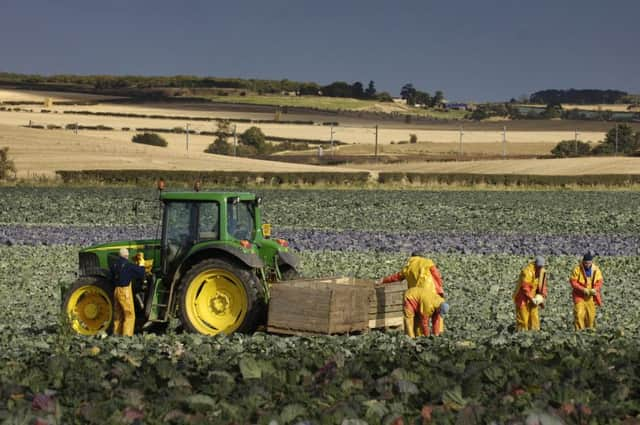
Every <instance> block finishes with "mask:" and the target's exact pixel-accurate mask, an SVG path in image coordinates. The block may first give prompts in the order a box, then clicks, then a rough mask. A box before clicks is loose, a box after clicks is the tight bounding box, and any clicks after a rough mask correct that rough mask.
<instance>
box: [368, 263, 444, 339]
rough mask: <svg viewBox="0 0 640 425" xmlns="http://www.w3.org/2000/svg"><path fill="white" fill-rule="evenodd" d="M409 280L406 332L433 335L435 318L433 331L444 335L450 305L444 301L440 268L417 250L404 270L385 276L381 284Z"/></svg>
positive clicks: (405, 304)
mask: <svg viewBox="0 0 640 425" xmlns="http://www.w3.org/2000/svg"><path fill="white" fill-rule="evenodd" d="M405 279H406V281H407V286H408V289H407V291H405V293H404V327H405V332H406V333H407V335H409V336H410V337H412V338H414V337H415V336H416V335H418V336H419V335H430V334H431V331H430V330H429V320H431V327H432V329H433V334H434V335H440V334H441V333H442V332H443V331H444V319H443V315H444V314H446V312H447V311H448V309H449V305H448V304H447V303H445V302H444V290H443V286H442V275H441V274H440V271H439V270H438V268H437V267H436V265H435V263H434V262H433V260H431V259H429V258H425V257H422V256H421V255H420V254H419V253H417V252H413V253H412V254H411V256H410V257H409V259H408V260H407V264H406V265H405V266H404V267H403V269H402V270H401V271H399V272H398V273H394V274H392V275H389V276H386V277H384V278H382V279H381V280H380V283H392V282H399V281H401V280H405ZM441 307H442V308H441ZM416 319H417V323H416Z"/></svg>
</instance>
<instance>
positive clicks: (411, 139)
mask: <svg viewBox="0 0 640 425" xmlns="http://www.w3.org/2000/svg"><path fill="white" fill-rule="evenodd" d="M409 143H412V144H414V143H418V136H416V135H415V134H413V133H411V134H410V135H409Z"/></svg>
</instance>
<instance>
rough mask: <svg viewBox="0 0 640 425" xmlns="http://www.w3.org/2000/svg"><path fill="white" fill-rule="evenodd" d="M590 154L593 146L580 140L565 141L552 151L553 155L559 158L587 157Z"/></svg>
mask: <svg viewBox="0 0 640 425" xmlns="http://www.w3.org/2000/svg"><path fill="white" fill-rule="evenodd" d="M590 153H591V145H589V143H585V142H583V141H580V140H577V141H576V140H563V141H561V142H560V143H558V144H557V145H556V146H555V147H554V148H553V149H551V154H552V155H553V156H556V157H558V158H567V157H575V156H586V155H589V154H590Z"/></svg>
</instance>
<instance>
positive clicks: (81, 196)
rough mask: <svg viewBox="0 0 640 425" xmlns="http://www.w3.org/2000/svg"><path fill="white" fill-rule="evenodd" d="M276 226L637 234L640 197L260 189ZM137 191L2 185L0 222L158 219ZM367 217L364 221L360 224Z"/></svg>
mask: <svg viewBox="0 0 640 425" xmlns="http://www.w3.org/2000/svg"><path fill="white" fill-rule="evenodd" d="M257 193H258V194H260V195H262V196H263V198H264V201H265V202H264V209H265V218H266V220H267V221H270V222H271V223H273V224H274V225H276V226H279V227H289V228H301V229H351V230H373V231H381V230H384V231H401V232H407V231H421V232H430V231H432V232H442V231H447V232H499V233H520V234H538V235H540V234H547V235H575V234H580V235H590V236H591V235H606V234H617V235H621V234H636V235H637V234H640V217H639V216H638V212H637V206H638V205H640V192H623V191H620V192H588V191H584V192H572V191H542V192H497V191H461V192H454V191H422V190H397V191H383V190H380V191H378V190H370V191H369V190H357V191H355V190H259V191H257ZM156 196H157V194H156V193H155V191H153V190H152V189H139V188H10V187H4V188H0V199H2V202H0V223H5V224H75V225H114V224H118V225H134V224H135V225H140V224H155V223H157V220H158V217H159V209H158V203H157V201H155V199H156ZM363 218H364V219H363Z"/></svg>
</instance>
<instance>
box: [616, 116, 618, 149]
mask: <svg viewBox="0 0 640 425" xmlns="http://www.w3.org/2000/svg"><path fill="white" fill-rule="evenodd" d="M616 156H618V123H616Z"/></svg>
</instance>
